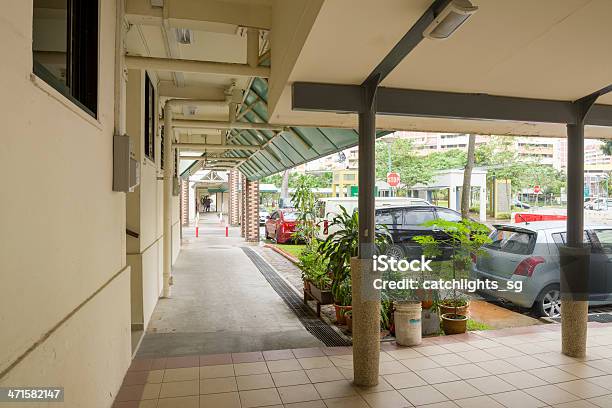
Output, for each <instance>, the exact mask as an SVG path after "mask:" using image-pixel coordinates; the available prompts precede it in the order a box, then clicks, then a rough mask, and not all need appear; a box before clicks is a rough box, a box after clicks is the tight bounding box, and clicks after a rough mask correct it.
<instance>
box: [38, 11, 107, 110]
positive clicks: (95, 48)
mask: <svg viewBox="0 0 612 408" xmlns="http://www.w3.org/2000/svg"><path fill="white" fill-rule="evenodd" d="M77 14H78V15H79V17H80V19H77V17H76V16H75V15H77ZM94 20H95V25H94V27H93V29H92V22H93V21H94ZM34 30H35V26H34V21H32V36H34ZM92 31H93V32H92ZM74 32H77V33H80V34H81V35H80V36H73V35H72V34H73V33H74ZM66 33H67V35H66V84H63V83H61V82H60V81H59V80H58V78H57V77H56V76H55V75H53V74H52V73H51V72H50V71H49V70H48V69H47V68H46V67H45V66H44V65H43V64H42V63H40V62H39V61H37V60H36V58H35V56H34V53H35V50H34V44H33V43H32V74H33V75H34V76H36V77H37V78H39V79H40V80H42V81H43V82H45V83H46V84H48V85H49V86H50V87H51V88H53V89H54V90H56V91H57V92H58V93H60V94H61V95H62V96H63V97H65V98H66V99H68V100H69V101H70V102H72V103H73V104H74V105H76V106H77V107H79V108H80V109H81V110H83V111H84V112H85V113H87V114H88V115H90V116H91V117H93V118H94V119H98V113H99V108H100V100H99V98H100V1H98V0H96V3H95V7H92V5H91V4H90V2H89V1H85V0H66ZM75 61H76V62H75Z"/></svg>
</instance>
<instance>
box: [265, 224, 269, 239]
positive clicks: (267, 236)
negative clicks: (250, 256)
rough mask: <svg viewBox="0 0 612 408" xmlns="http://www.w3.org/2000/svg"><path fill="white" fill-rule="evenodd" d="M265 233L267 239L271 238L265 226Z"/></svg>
mask: <svg viewBox="0 0 612 408" xmlns="http://www.w3.org/2000/svg"><path fill="white" fill-rule="evenodd" d="M264 234H265V236H266V239H270V235H268V229H267V228H266V227H265V226H264Z"/></svg>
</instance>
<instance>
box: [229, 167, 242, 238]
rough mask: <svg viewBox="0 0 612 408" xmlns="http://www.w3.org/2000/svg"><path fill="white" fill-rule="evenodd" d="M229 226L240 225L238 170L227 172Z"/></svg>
mask: <svg viewBox="0 0 612 408" xmlns="http://www.w3.org/2000/svg"><path fill="white" fill-rule="evenodd" d="M228 184H229V224H230V225H231V226H232V227H237V226H238V224H240V218H239V217H240V173H239V172H238V170H230V172H229V180H228Z"/></svg>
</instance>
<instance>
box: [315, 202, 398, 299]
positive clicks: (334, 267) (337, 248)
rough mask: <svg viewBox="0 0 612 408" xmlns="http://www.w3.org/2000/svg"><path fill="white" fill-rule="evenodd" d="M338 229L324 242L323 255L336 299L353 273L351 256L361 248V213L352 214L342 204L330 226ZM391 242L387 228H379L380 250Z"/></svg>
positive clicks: (382, 250) (376, 233)
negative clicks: (342, 285)
mask: <svg viewBox="0 0 612 408" xmlns="http://www.w3.org/2000/svg"><path fill="white" fill-rule="evenodd" d="M334 226H335V227H338V230H337V231H336V232H334V233H332V234H331V235H329V236H328V237H327V239H326V240H325V242H324V244H323V248H322V251H321V256H322V257H323V259H325V260H326V261H327V262H328V268H329V274H330V276H331V279H332V288H331V290H332V295H333V296H334V298H335V299H339V298H340V297H341V296H340V295H341V293H340V292H341V284H342V282H344V281H345V280H346V279H349V278H350V275H351V268H350V265H351V258H352V257H355V256H357V251H358V248H359V213H358V211H357V210H354V211H353V213H352V214H349V213H348V212H347V211H346V208H344V207H343V206H340V213H339V214H338V215H336V216H335V217H334V218H333V219H332V221H331V223H330V227H334ZM389 242H391V235H390V234H389V232H388V231H387V230H386V229H377V230H376V232H375V237H374V243H375V245H376V248H377V249H378V250H379V252H384V247H385V246H386V245H387V244H388V243H389Z"/></svg>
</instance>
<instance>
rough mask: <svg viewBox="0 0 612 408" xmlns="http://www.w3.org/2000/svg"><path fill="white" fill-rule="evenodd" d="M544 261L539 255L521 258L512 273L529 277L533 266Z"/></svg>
mask: <svg viewBox="0 0 612 408" xmlns="http://www.w3.org/2000/svg"><path fill="white" fill-rule="evenodd" d="M544 262H546V261H545V260H544V258H542V257H541V256H532V257H529V258H527V259H523V260H522V261H521V263H520V264H518V266H517V267H516V269H515V270H514V274H515V275H521V276H527V277H531V275H533V271H534V269H535V267H536V266H538V265H539V264H541V263H544Z"/></svg>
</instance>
